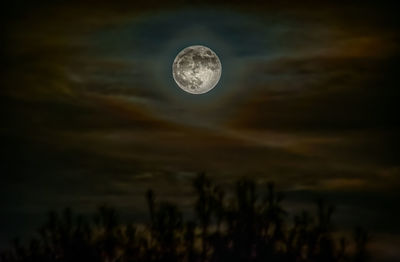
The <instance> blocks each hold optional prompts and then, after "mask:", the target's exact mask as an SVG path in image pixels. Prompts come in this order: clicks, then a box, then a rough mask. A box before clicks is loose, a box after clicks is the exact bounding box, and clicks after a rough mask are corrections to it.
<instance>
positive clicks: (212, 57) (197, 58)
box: [172, 45, 222, 94]
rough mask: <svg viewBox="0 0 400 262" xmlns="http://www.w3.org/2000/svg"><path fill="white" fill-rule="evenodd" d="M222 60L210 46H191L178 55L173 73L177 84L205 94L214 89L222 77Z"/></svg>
mask: <svg viewBox="0 0 400 262" xmlns="http://www.w3.org/2000/svg"><path fill="white" fill-rule="evenodd" d="M221 71H222V66H221V61H220V60H219V58H218V56H217V55H216V54H215V53H214V52H213V51H212V50H211V49H210V48H208V47H205V46H200V45H197V46H190V47H187V48H185V49H183V50H182V51H181V52H179V53H178V55H177V56H176V58H175V60H174V63H173V64H172V75H173V77H174V80H175V82H176V83H177V85H178V86H179V87H180V88H181V89H183V90H184V91H186V92H188V93H191V94H204V93H206V92H208V91H210V90H211V89H213V88H214V87H215V86H216V85H217V83H218V81H219V79H220V77H221Z"/></svg>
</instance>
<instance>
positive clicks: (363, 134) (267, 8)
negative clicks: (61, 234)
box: [0, 1, 400, 261]
mask: <svg viewBox="0 0 400 262" xmlns="http://www.w3.org/2000/svg"><path fill="white" fill-rule="evenodd" d="M110 2H113V4H111V3H107V1H104V2H102V1H15V2H14V4H10V5H9V6H6V8H4V9H3V10H2V13H3V14H2V24H3V30H2V31H3V33H2V34H3V37H2V39H3V40H1V45H2V49H3V51H2V53H3V54H2V76H1V87H0V95H1V98H0V106H1V112H2V115H3V117H2V120H1V129H0V135H1V151H2V157H1V159H2V164H1V167H2V168H1V169H2V171H1V180H0V204H1V210H0V212H1V213H0V247H5V246H7V243H8V242H9V240H11V239H12V238H13V237H15V236H17V235H22V236H24V235H25V234H27V235H29V234H30V233H31V232H32V231H33V230H35V228H36V227H37V226H38V224H40V221H42V220H43V218H44V215H45V214H46V212H47V211H49V210H51V209H55V210H60V209H62V208H64V207H67V206H71V207H73V208H74V209H75V210H77V211H80V212H91V211H93V210H94V209H95V208H96V206H98V205H100V204H102V203H108V204H110V205H113V206H115V207H117V209H118V210H120V211H121V213H122V214H123V216H125V217H127V218H132V219H135V220H137V221H141V220H143V219H146V218H147V215H146V212H147V211H146V205H145V204H146V203H145V199H144V193H145V191H146V189H148V188H150V187H151V188H153V189H154V190H155V192H156V193H157V195H159V196H160V198H163V199H168V200H171V201H174V202H175V203H177V204H179V206H181V207H182V208H183V209H184V210H187V213H190V210H189V207H190V205H191V203H192V200H193V199H192V188H191V187H190V184H191V179H192V178H193V177H194V176H195V175H196V174H197V173H198V172H203V171H204V172H206V174H208V175H209V176H210V177H211V178H212V179H213V180H215V181H218V182H219V183H222V184H223V185H226V186H227V187H229V186H230V185H232V183H233V182H234V181H235V180H236V179H238V178H240V177H247V178H253V179H254V180H255V181H256V182H257V183H259V184H260V185H261V186H262V185H263V184H265V183H267V182H268V181H271V180H272V181H275V182H276V184H277V186H278V187H279V188H281V189H283V190H285V191H286V195H287V197H286V203H287V204H288V205H289V206H290V207H291V208H292V209H293V210H298V209H302V208H308V205H309V202H310V200H312V199H313V198H314V196H315V195H321V196H323V197H324V198H325V199H328V200H329V201H330V202H332V203H334V204H335V205H336V215H335V217H334V218H335V221H336V222H337V223H338V224H340V225H342V227H344V228H345V229H346V228H347V227H349V228H350V227H351V226H353V225H362V226H365V227H366V228H367V229H369V231H370V232H371V235H372V236H373V241H372V249H373V250H374V252H375V253H376V254H378V255H376V256H377V257H380V259H381V260H380V261H384V260H385V259H387V261H389V260H393V261H395V260H396V258H397V259H400V251H399V250H398V249H396V246H397V247H398V246H399V245H400V225H399V222H398V221H400V211H399V207H398V206H399V201H400V193H399V189H400V177H399V176H400V161H399V152H398V151H399V150H398V148H399V146H400V145H399V142H398V140H399V131H400V129H399V115H398V114H399V111H398V107H397V104H398V103H399V99H400V97H399V94H400V91H399V87H400V85H399V78H398V77H399V70H398V68H399V66H398V59H399V54H400V52H399V51H400V49H399V47H400V42H399V40H400V39H399V35H398V32H397V29H398V23H397V16H398V14H397V10H396V9H395V8H394V6H391V5H389V4H383V3H381V4H379V3H380V2H378V1H377V2H376V3H375V4H372V3H364V2H363V4H350V3H348V2H345V1H343V2H340V1H339V3H336V4H325V5H323V4H317V3H314V2H312V1H306V2H307V4H299V3H296V1H293V2H291V1H284V2H283V3H281V4H265V3H264V4H262V3H261V2H260V3H255V4H249V3H247V4H244V3H240V1H237V3H235V1H233V2H232V3H230V4H224V3H212V2H211V1H210V2H208V3H207V2H204V1H201V2H198V3H194V4H191V5H189V4H186V3H185V2H184V1H181V2H173V3H169V2H168V1H163V2H162V4H161V3H158V2H156V1H144V2H145V3H142V4H140V5H139V4H137V3H134V2H132V3H129V4H128V3H125V2H124V1H110ZM243 2H244V1H243ZM190 45H205V46H207V47H209V48H211V49H212V50H213V51H214V52H215V53H216V54H217V55H218V56H219V58H220V60H221V63H222V76H221V80H220V82H219V83H218V85H217V86H216V87H215V88H214V89H213V90H211V91H210V92H208V93H206V94H204V95H191V94H188V93H185V92H184V91H182V90H181V89H180V88H179V87H178V86H177V85H176V84H175V82H174V80H173V78H172V72H171V66H172V62H173V60H174V58H175V56H176V55H177V53H178V52H179V51H180V50H182V49H183V48H185V47H187V46H190Z"/></svg>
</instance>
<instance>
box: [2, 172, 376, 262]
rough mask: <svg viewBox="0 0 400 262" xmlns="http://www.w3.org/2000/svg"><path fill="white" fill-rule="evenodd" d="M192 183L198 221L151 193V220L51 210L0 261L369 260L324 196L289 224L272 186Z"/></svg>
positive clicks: (360, 234)
mask: <svg viewBox="0 0 400 262" xmlns="http://www.w3.org/2000/svg"><path fill="white" fill-rule="evenodd" d="M193 187H194V190H195V192H196V194H197V198H196V201H195V203H194V212H195V214H196V219H195V221H184V219H183V215H182V213H181V212H180V211H179V210H178V208H177V207H176V206H174V205H172V204H170V203H157V202H156V198H155V195H154V192H153V191H152V190H148V192H147V193H146V198H147V204H148V208H149V215H150V220H149V222H148V223H147V224H145V225H140V226H136V225H133V224H123V223H120V222H119V221H118V215H117V213H116V211H115V210H114V209H113V208H110V207H107V206H102V207H100V208H99V209H98V211H97V213H96V214H95V216H94V217H93V218H92V219H87V218H85V217H83V216H80V215H74V214H73V213H72V211H71V210H70V209H65V210H64V211H63V212H62V213H61V214H57V213H55V212H51V213H49V215H48V218H47V222H46V223H45V224H44V225H43V226H42V227H40V229H39V230H38V234H37V237H36V238H33V239H32V240H31V241H30V242H29V243H28V244H27V245H22V244H21V243H20V242H19V241H18V240H15V241H14V243H13V247H12V248H10V249H9V250H5V251H3V252H2V253H1V256H0V261H1V262H18V261H32V262H36V261H40V262H46V261H121V262H124V261H139V262H140V261H149V262H156V261H159V262H161V261H187V262H197V261H199V262H200V261H202V262H205V261H207V262H208V261H210V262H211V261H254V262H258V261H269V262H275V261H282V262H289V261H290V262H306V261H307V262H308V261H310V262H339V261H343V262H347V261H348V262H350V261H353V262H364V261H368V253H367V248H366V246H367V242H368V238H369V236H368V234H367V233H366V232H365V231H364V230H363V229H361V228H356V229H355V231H354V238H353V239H349V240H348V239H346V238H344V237H337V236H334V233H335V231H334V229H333V225H332V214H333V212H334V208H333V207H332V206H330V205H326V204H325V203H324V202H323V201H321V200H319V201H318V202H317V210H316V215H315V216H312V215H311V214H309V213H307V212H305V211H304V212H302V213H301V214H299V215H296V216H294V219H293V221H289V215H288V213H287V212H286V211H285V210H284V209H283V207H282V205H281V202H282V200H283V194H282V193H280V192H276V190H275V187H274V184H272V183H269V184H268V185H267V187H266V190H265V191H266V192H265V195H264V196H259V195H258V192H259V191H258V190H256V184H255V182H254V181H252V180H248V179H242V180H240V181H238V182H237V183H236V187H235V191H234V194H233V195H232V196H231V197H229V198H228V197H226V194H225V192H224V191H223V190H222V189H221V187H220V186H218V185H214V184H213V183H212V182H211V181H210V180H209V178H207V177H206V176H205V175H204V174H199V175H198V176H197V177H196V178H195V179H194V181H193Z"/></svg>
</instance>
